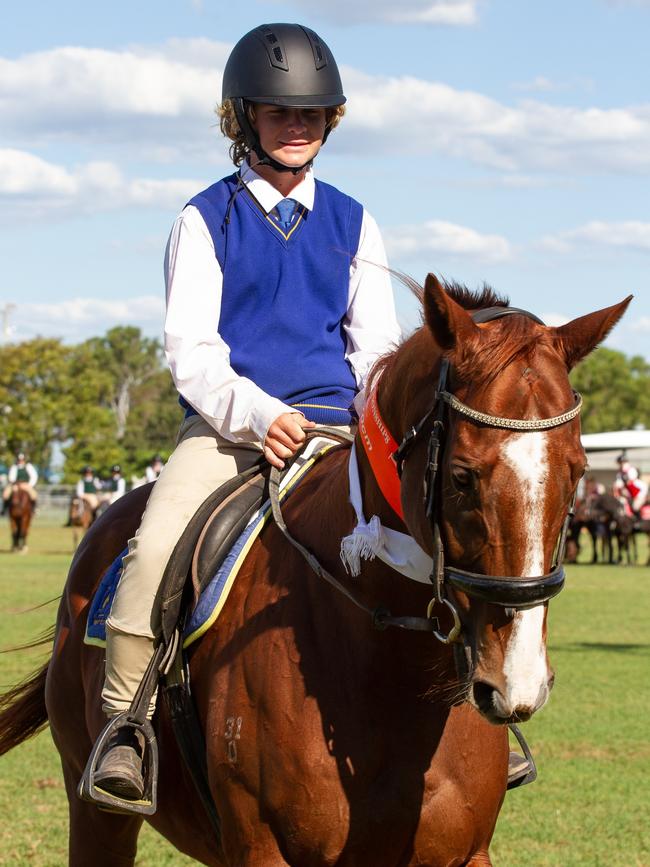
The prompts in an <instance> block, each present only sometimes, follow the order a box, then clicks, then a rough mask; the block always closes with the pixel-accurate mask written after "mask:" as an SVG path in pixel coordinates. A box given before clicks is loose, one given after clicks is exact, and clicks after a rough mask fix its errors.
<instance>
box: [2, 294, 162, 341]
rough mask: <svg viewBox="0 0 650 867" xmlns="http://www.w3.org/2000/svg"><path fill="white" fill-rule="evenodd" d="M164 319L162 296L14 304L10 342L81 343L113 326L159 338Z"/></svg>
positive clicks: (75, 299) (77, 299)
mask: <svg viewBox="0 0 650 867" xmlns="http://www.w3.org/2000/svg"><path fill="white" fill-rule="evenodd" d="M164 315H165V302H164V298H163V297H162V295H161V296H160V297H158V296H157V295H142V296H136V297H134V298H129V299H124V300H119V301H102V300H100V299H98V298H83V297H79V298H71V299H68V300H65V301H59V302H57V303H55V304H17V305H16V307H15V309H14V311H13V315H12V335H11V339H12V340H16V341H19V340H28V339H31V338H33V337H36V336H41V337H60V338H62V339H63V340H66V341H78V340H85V339H86V338H88V337H93V336H96V335H100V334H104V333H105V332H106V331H107V330H108V329H109V328H112V327H113V326H115V325H135V326H138V327H139V328H141V329H142V331H143V332H144V333H145V334H154V335H156V336H157V335H160V334H161V333H162V323H163V321H164Z"/></svg>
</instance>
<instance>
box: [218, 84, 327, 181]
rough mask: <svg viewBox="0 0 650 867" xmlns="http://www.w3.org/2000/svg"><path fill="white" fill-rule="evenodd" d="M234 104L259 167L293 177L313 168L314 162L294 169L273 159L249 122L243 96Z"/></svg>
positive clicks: (235, 100) (238, 97)
mask: <svg viewBox="0 0 650 867" xmlns="http://www.w3.org/2000/svg"><path fill="white" fill-rule="evenodd" d="M232 104H233V108H234V110H235V117H236V118H237V123H238V124H239V128H240V129H241V131H242V132H243V133H244V138H245V140H246V144H247V145H248V147H249V148H250V149H251V152H252V153H254V154H256V155H257V156H258V157H259V163H257V165H262V166H269V167H270V168H272V169H273V170H274V171H276V172H291V174H293V175H298V174H300V172H301V171H303V169H306V168H308V167H309V166H311V164H312V162H313V160H309V162H307V163H304V164H303V165H302V166H297V167H294V166H285V165H284V164H283V163H280V162H278V161H277V160H276V159H273V157H272V156H270V155H269V154H267V153H266V151H265V150H264V148H263V147H262V143H261V142H260V137H259V136H258V134H257V132H256V131H255V129H254V127H253V125H252V124H251V123H250V121H249V120H248V114H247V113H246V105H245V102H244V99H243V98H242V97H241V96H237V97H235V98H234V99H233V100H232ZM327 133H328V131H327V130H326V133H325V135H324V136H323V143H324V142H325V139H326V138H327Z"/></svg>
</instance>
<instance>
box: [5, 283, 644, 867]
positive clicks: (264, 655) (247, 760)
mask: <svg viewBox="0 0 650 867" xmlns="http://www.w3.org/2000/svg"><path fill="white" fill-rule="evenodd" d="M422 294H423V304H424V323H425V324H424V325H423V327H421V328H420V329H419V330H418V331H417V332H415V333H414V334H413V335H412V336H411V337H410V338H409V339H408V340H406V341H405V342H404V343H403V344H402V345H401V346H400V347H399V348H398V349H397V350H396V351H395V352H394V353H392V354H391V355H390V356H388V357H387V358H386V359H385V360H384V361H383V362H382V363H380V365H379V366H378V368H377V369H376V371H375V374H374V385H373V387H374V388H375V391H374V398H376V402H377V403H376V405H377V408H378V409H377V413H378V415H377V424H378V430H379V431H380V433H381V436H383V437H384V438H385V441H386V442H390V441H391V439H390V438H391V435H392V438H394V439H395V440H396V441H397V442H400V441H403V443H402V446H401V447H400V453H399V463H400V464H401V469H402V475H401V487H400V488H398V499H397V501H396V502H394V504H393V507H391V505H389V502H388V500H387V499H386V497H385V493H386V489H385V488H384V482H383V481H382V480H381V479H378V476H376V475H375V472H376V467H375V465H374V464H373V463H372V462H371V458H369V457H368V453H367V452H366V448H365V447H364V442H363V439H362V435H361V433H357V436H356V439H355V444H354V452H351V450H350V449H348V448H337V449H333V450H332V451H331V452H329V453H328V454H327V455H326V456H325V457H324V458H322V459H321V460H320V461H319V462H318V463H317V464H316V466H315V468H314V469H313V470H312V471H311V472H310V473H309V475H307V477H306V478H305V479H304V481H302V482H301V484H300V485H299V487H298V488H297V489H296V491H295V492H294V493H293V494H292V495H291V497H289V498H288V500H287V502H286V504H285V505H284V519H285V521H286V524H287V526H288V528H289V531H290V533H291V534H292V536H293V537H294V538H295V540H296V541H297V542H298V543H301V544H303V545H304V546H306V547H308V548H309V549H310V550H311V551H312V552H313V554H314V555H315V557H316V558H317V559H318V561H319V563H320V564H321V566H322V567H323V569H326V570H327V571H328V573H329V577H331V578H333V580H334V581H335V582H338V585H339V588H343V589H344V590H345V591H346V592H345V593H341V592H338V590H337V589H336V587H332V586H331V585H330V583H328V582H327V581H325V580H323V577H322V576H318V575H316V574H314V573H313V572H312V571H310V569H309V568H308V567H307V564H306V562H305V559H304V558H303V555H302V554H301V553H300V551H299V550H297V549H296V547H292V546H291V545H290V544H289V543H288V542H287V540H286V539H285V537H284V536H283V535H282V534H281V531H280V529H279V527H278V525H277V524H275V523H274V524H270V525H269V526H268V527H267V529H266V530H265V531H264V533H263V534H262V536H261V537H260V539H258V541H257V542H256V543H255V545H254V546H253V547H252V549H251V551H250V553H249V555H248V557H247V559H246V561H245V563H244V565H243V568H242V570H241V572H240V573H239V575H238V577H237V580H236V581H235V583H234V586H233V589H232V591H231V594H230V596H229V598H228V601H227V603H226V605H225V606H224V609H223V611H222V613H221V615H220V617H219V619H218V621H217V622H216V624H215V625H214V626H213V627H211V628H210V630H209V631H208V632H207V633H206V634H205V635H204V636H203V637H202V638H201V639H200V641H198V642H197V643H196V644H195V645H193V646H192V647H191V648H190V651H189V667H190V670H191V680H192V692H193V696H194V700H195V703H196V708H197V712H198V717H199V720H200V723H201V726H202V729H203V732H204V734H205V740H206V753H207V755H206V759H207V767H208V776H209V784H210V790H211V793H212V797H213V799H214V803H215V805H216V808H217V811H218V814H219V816H220V819H221V826H222V833H221V835H220V838H219V839H217V837H216V836H215V834H214V832H213V830H212V827H211V825H210V823H209V821H208V819H207V818H206V814H205V812H204V810H203V807H202V805H201V802H200V800H199V799H198V796H197V794H196V793H195V791H194V789H193V787H192V783H191V782H190V779H189V776H188V774H187V772H186V770H185V769H184V767H183V765H182V762H181V759H180V757H179V752H178V749H177V747H176V744H175V742H174V739H173V737H172V735H171V733H170V724H169V719H168V713H167V709H166V707H165V706H164V703H161V706H160V707H159V708H158V711H157V714H156V716H155V717H154V727H155V730H156V735H157V738H158V742H159V746H160V777H159V787H158V810H157V812H156V813H155V814H154V815H153V816H151V817H149V818H148V821H150V822H151V824H152V825H153V826H154V827H155V828H157V829H158V830H159V831H160V832H161V833H162V834H164V835H165V836H166V837H167V838H168V839H169V840H171V841H172V843H173V844H174V845H175V846H177V847H178V849H180V850H181V851H183V852H185V853H187V854H188V855H189V856H191V857H192V858H194V859H196V860H197V861H199V862H201V863H204V864H209V865H216V867H226V865H229V867H234V865H238V867H279V865H286V864H290V865H298V867H312V865H313V867H330V865H356V867H365V865H373V867H398V865H399V867H406V865H425V864H426V865H440V867H442V865H462V864H466V865H479V864H480V865H489V864H490V863H491V861H490V856H489V852H488V849H489V845H490V840H491V837H492V834H493V832H494V828H495V824H496V821H497V816H498V813H499V810H500V807H501V804H502V802H503V798H504V796H505V792H506V780H507V765H508V730H507V727H506V724H507V723H511V722H513V721H521V720H526V719H528V718H529V717H530V716H531V715H532V714H533V713H534V712H535V711H537V710H538V709H539V708H540V707H542V705H543V704H544V703H545V702H546V700H547V698H548V695H549V692H550V689H551V686H552V684H553V673H552V670H551V668H550V665H549V661H548V658H547V653H546V614H547V603H548V599H549V598H550V597H551V596H552V595H554V594H555V593H557V591H558V590H559V589H560V588H561V586H562V582H563V580H564V574H563V571H562V567H561V566H560V565H556V563H555V560H554V549H555V548H556V547H557V546H558V538H559V537H560V535H561V531H562V527H563V525H565V515H566V514H567V511H568V509H569V506H570V503H571V501H572V498H573V495H574V491H575V488H576V486H577V484H578V480H579V479H580V477H581V475H582V473H583V470H584V467H585V456H584V452H583V449H582V447H581V444H580V425H579V420H578V418H577V414H578V412H579V407H580V400H579V398H578V397H577V396H576V395H575V393H574V392H573V390H572V388H571V386H570V384H569V379H568V375H567V374H568V371H569V369H570V368H571V367H572V366H573V365H574V364H575V363H577V362H578V361H579V360H580V359H581V358H583V357H584V356H585V355H586V354H587V353H588V352H590V351H591V350H592V349H593V348H594V347H595V346H596V345H597V344H598V343H599V342H600V341H601V340H602V339H603V338H604V337H605V335H606V334H607V333H608V331H609V330H610V328H611V327H612V326H613V325H614V324H615V323H616V322H617V320H618V319H619V318H620V316H621V315H622V314H623V312H624V310H625V308H626V306H627V303H628V302H629V299H627V301H624V302H622V303H620V304H618V305H615V306H613V307H610V308H607V309H606V310H602V311H598V312H595V313H591V314H589V315H587V316H584V317H582V318H580V319H576V320H574V321H573V322H570V323H568V324H567V325H564V326H561V327H558V328H551V327H546V326H544V325H543V324H541V323H540V322H539V320H535V319H534V318H532V317H530V316H529V315H527V314H522V313H521V312H519V313H517V312H512V311H510V312H512V315H509V316H503V317H502V318H497V319H493V320H492V321H489V322H483V324H477V323H476V322H475V321H474V319H473V318H472V316H471V315H470V312H469V311H473V310H474V311H475V310H476V309H477V308H486V307H494V306H495V305H496V306H497V307H499V309H500V310H501V312H503V309H505V307H506V304H505V303H504V302H502V301H499V299H497V298H496V297H495V296H494V294H493V293H492V290H488V289H486V290H485V291H484V292H483V293H482V294H479V293H470V292H468V291H467V290H464V289H462V288H460V287H443V286H441V285H440V283H439V282H438V281H437V280H436V278H435V277H433V276H432V275H429V277H428V278H427V281H426V285H425V288H424V290H423V293H422ZM497 312H498V311H497ZM479 321H480V320H479ZM443 356H444V357H445V358H446V359H447V360H448V362H449V365H450V367H449V379H448V380H447V387H446V388H444V386H441V385H440V384H438V385H437V383H439V382H440V380H439V372H440V369H441V367H444V366H443V365H441V361H442V358H443ZM443 405H444V407H443ZM432 410H433V411H432ZM379 415H380V416H381V418H379ZM443 426H444V444H443V447H442V449H441V450H440V452H439V453H438V451H437V449H435V448H431V443H432V442H433V435H432V431H438V433H439V432H440V430H441V429H442V427H443ZM362 430H364V428H363V427H360V431H362ZM374 442H375V445H377V442H378V441H377V440H375V441H374ZM428 444H429V445H428ZM366 445H367V443H366ZM434 452H435V454H434ZM353 453H354V454H356V459H357V461H358V478H359V486H360V490H361V495H362V498H363V512H364V514H365V516H366V519H367V520H368V521H370V516H378V518H379V519H380V521H381V524H382V525H383V527H384V528H388V529H392V530H395V531H398V532H401V533H402V534H409V535H410V536H412V537H414V539H415V540H417V543H419V546H421V548H422V549H424V552H428V554H429V555H431V557H430V558H429V561H430V562H431V561H433V562H434V563H436V564H437V566H438V571H437V572H436V574H435V575H434V576H433V578H434V580H435V581H438V580H440V579H441V583H440V584H439V586H438V587H437V589H436V590H435V591H434V588H433V587H432V585H431V583H430V582H429V579H428V576H427V575H426V574H425V575H419V576H416V577H417V580H411V578H409V577H405V576H404V575H403V574H400V573H399V572H398V571H396V570H395V569H393V568H389V567H388V566H387V565H386V564H385V563H384V562H383V561H381V560H380V555H378V556H377V557H376V558H375V559H365V560H361V561H360V569H359V570H354V571H359V572H360V574H358V575H357V576H356V577H351V576H350V575H348V574H347V573H346V571H345V569H344V566H343V564H342V562H341V558H340V549H341V540H342V539H343V538H344V537H347V536H348V535H350V534H351V531H352V530H353V529H354V527H355V525H356V524H357V517H356V515H355V512H354V511H353V508H352V506H351V505H350V502H349V491H350V483H351V476H350V467H349V463H350V461H351V458H352V454H353ZM373 460H374V458H373ZM436 464H439V470H438V473H437V477H436V478H435V479H434V477H433V472H434V468H435V465H436ZM389 466H390V467H392V472H393V473H395V462H394V461H393V460H392V458H391V459H390V460H387V461H386V462H385V465H384V470H386V472H390V470H387V469H386V468H387V467H389ZM395 479H396V474H395V476H394V477H393V483H394V482H395ZM425 479H426V484H425V487H426V489H427V490H426V495H427V499H428V500H429V501H432V506H431V508H429V509H428V512H429V515H427V513H426V512H427V510H426V509H425V505H424V502H423V480H425ZM384 481H385V480H384ZM394 490H395V488H394V487H393V491H394ZM382 491H384V493H382ZM145 500H146V492H145V494H143V493H142V492H141V489H136V490H135V491H133V492H132V493H131V494H129V495H127V496H126V497H123V498H122V499H121V500H119V501H118V502H117V503H116V504H115V505H113V506H112V507H111V509H110V520H107V515H105V516H103V517H102V518H100V519H99V520H98V521H97V522H96V523H95V525H94V526H93V527H92V528H91V530H90V531H89V532H88V534H87V535H86V536H85V538H84V540H83V541H82V543H81V545H80V547H79V549H78V551H77V554H76V556H75V558H74V561H73V564H72V567H71V570H70V575H69V577H68V582H67V585H66V588H65V592H64V597H63V599H62V603H61V607H60V611H59V616H58V624H57V632H56V637H55V642H54V651H53V655H52V658H51V660H50V661H49V663H48V665H46V666H45V667H44V668H43V669H42V670H41V671H39V672H37V673H35V674H34V676H33V677H32V679H31V680H30V681H28V682H27V683H25V684H23V685H21V686H19V687H16V688H15V689H14V690H13V691H12V693H11V694H9V695H8V696H6V697H5V708H6V709H5V710H4V711H3V713H2V714H1V715H0V753H1V752H2V751H6V750H7V749H10V748H11V747H12V746H14V745H16V744H17V743H19V742H20V741H22V740H24V739H25V738H26V737H28V736H29V735H30V734H32V733H33V732H34V731H35V730H37V729H38V727H39V726H41V725H43V724H45V722H46V720H49V723H50V726H51V730H52V735H53V737H54V741H55V743H56V745H57V747H58V749H59V752H60V754H61V760H62V764H63V773H64V777H65V783H66V788H67V792H68V798H69V803H70V864H72V865H86V864H89V863H93V864H95V865H98V867H101V865H106V867H108V865H110V867H128V865H133V863H134V858H135V852H136V842H137V837H138V832H139V829H140V826H141V822H142V817H141V816H135V815H123V814H122V815H118V814H111V813H106V812H102V811H100V810H99V809H97V808H96V807H95V806H94V805H92V804H89V803H86V802H84V801H81V800H80V799H79V798H78V797H77V794H76V790H77V786H78V783H79V779H80V777H81V774H82V771H83V770H84V766H85V764H86V761H87V759H88V755H89V753H90V750H91V747H92V744H93V741H94V740H95V739H96V738H97V736H98V734H99V732H100V731H101V729H102V728H103V726H104V724H105V719H104V718H103V715H102V712H101V708H100V690H101V686H102V680H103V668H104V659H103V653H102V651H101V650H99V649H98V648H96V647H88V646H85V645H84V643H83V635H84V628H85V623H86V616H87V611H88V604H89V601H90V599H91V597H92V595H93V592H94V590H95V588H96V587H97V584H98V581H99V579H100V577H101V575H102V573H103V572H104V571H105V569H106V568H107V566H108V565H109V564H110V563H111V561H112V560H113V558H114V557H115V556H116V555H117V554H118V553H119V552H120V551H121V550H122V549H123V548H124V546H125V543H126V540H127V539H128V538H129V537H130V536H132V535H133V533H134V532H135V530H136V528H137V526H138V521H139V518H140V515H141V512H142V510H143V508H144V505H145ZM399 513H401V517H400V514H399ZM107 514H108V513H107ZM375 526H376V522H375ZM384 532H387V531H386V530H385V531H384ZM399 538H401V539H402V540H404V538H405V537H404V536H401V537H399ZM411 544H412V540H411ZM559 547H562V546H561V545H560V546H559ZM443 551H444V557H445V561H444V565H443V563H442V552H443ZM421 553H422V552H421ZM470 570H471V571H470ZM549 570H550V571H549ZM498 576H510V577H503V578H501V577H498ZM346 593H347V594H351V595H352V596H354V598H355V600H356V602H357V603H358V604H357V605H354V604H353V603H352V602H351V600H350V598H348V596H347V595H346ZM435 595H437V596H438V601H435V600H433V601H432V599H431V597H432V596H435ZM364 608H366V609H367V610H371V609H374V613H375V617H374V625H375V626H379V627H389V628H379V629H373V620H371V619H370V618H369V617H368V616H367V612H366V611H364ZM387 612H390V614H389V613H387ZM425 613H426V614H427V616H426V617H425V616H424V615H425ZM433 614H436V615H437V616H438V617H439V618H440V620H439V621H436V620H435V619H434V618H433V616H430V615H433ZM452 617H453V620H454V624H453V625H452V621H451V618H452ZM409 624H413V625H416V624H419V626H420V628H423V624H424V631H417V629H416V630H412V629H410V628H402V629H400V628H390V627H394V626H397V625H400V626H404V627H408V626H409ZM456 627H458V629H457V628H456ZM432 632H433V633H434V634H433V635H432ZM456 636H457V640H456V641H455V642H454V641H452V639H453V638H454V637H456ZM437 639H440V640H437Z"/></svg>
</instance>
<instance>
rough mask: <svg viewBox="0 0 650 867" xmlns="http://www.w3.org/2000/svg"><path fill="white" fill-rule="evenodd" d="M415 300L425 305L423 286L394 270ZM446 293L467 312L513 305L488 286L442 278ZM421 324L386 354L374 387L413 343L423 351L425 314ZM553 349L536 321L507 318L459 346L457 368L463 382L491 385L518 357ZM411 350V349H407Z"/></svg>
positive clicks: (455, 355)
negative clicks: (467, 343) (478, 382)
mask: <svg viewBox="0 0 650 867" xmlns="http://www.w3.org/2000/svg"><path fill="white" fill-rule="evenodd" d="M391 273H393V275H394V276H395V277H397V279H398V280H400V282H402V283H403V284H404V285H405V286H406V287H407V288H408V289H410V291H411V292H412V293H413V294H414V295H415V297H416V298H417V299H418V300H419V301H420V303H421V304H422V305H423V304H424V287H423V286H422V285H420V284H419V283H418V282H417V281H416V280H414V279H413V278H412V277H410V276H408V275H407V274H404V273H400V272H396V271H392V272H391ZM440 283H441V284H442V286H443V288H444V290H445V292H446V293H447V295H449V297H450V298H451V299H452V300H453V301H455V302H456V304H458V305H459V306H460V307H462V308H464V309H465V310H467V311H470V312H471V311H474V310H484V309H487V308H489V307H504V308H507V307H509V306H510V299H509V298H508V297H507V296H505V295H500V294H498V293H497V292H496V291H495V290H494V289H493V288H492V287H491V286H490V285H489V284H487V283H483V285H482V286H481V287H480V288H479V289H469V288H468V287H467V286H465V285H463V284H462V283H457V282H456V281H454V280H446V279H444V278H442V279H440ZM421 316H422V320H421V322H422V324H421V326H420V327H419V328H418V329H417V330H416V331H415V333H414V334H413V335H411V337H410V338H408V339H407V340H405V341H404V342H403V343H402V344H401V345H400V346H399V347H398V348H397V350H395V351H393V352H391V353H389V354H387V355H384V356H383V357H382V358H380V359H379V360H378V361H377V363H376V364H375V366H374V368H373V370H372V373H371V376H370V378H369V383H368V387H369V388H371V387H372V386H373V385H374V384H375V382H376V381H377V379H378V378H379V376H380V374H382V373H383V372H384V371H385V370H386V368H388V367H390V365H391V362H392V361H393V359H394V358H395V357H396V355H397V354H399V353H400V352H401V351H402V350H407V347H408V346H409V345H410V344H411V342H412V341H413V342H414V343H415V344H416V345H417V347H418V350H419V351H420V352H421V351H422V349H423V347H422V342H421V341H422V340H423V339H427V337H428V336H429V335H430V332H429V329H428V327H427V325H426V323H425V322H424V312H422V314H421ZM542 345H544V346H552V341H551V338H550V335H547V334H543V333H542V334H540V332H539V330H538V329H537V328H536V327H535V324H534V322H533V320H531V319H528V318H527V317H525V316H513V317H510V316H508V317H504V318H503V319H500V320H497V321H495V322H494V323H493V324H492V325H491V327H490V328H489V329H484V330H482V333H481V335H480V339H478V338H477V339H476V340H475V341H472V342H471V343H470V345H464V346H459V347H458V349H457V350H455V351H454V352H453V364H454V369H455V371H456V373H457V374H458V376H459V377H460V378H461V379H465V380H472V381H474V382H477V381H479V380H480V381H481V382H482V383H483V384H488V383H490V382H491V381H492V380H493V379H494V378H495V377H497V376H498V375H499V374H500V373H501V372H502V371H503V370H504V369H505V368H506V367H508V366H509V365H510V364H512V363H513V362H514V361H516V360H517V359H518V358H522V357H528V358H532V357H533V356H534V354H535V351H536V350H537V348H538V347H540V346H542ZM407 351H408V350H407Z"/></svg>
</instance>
